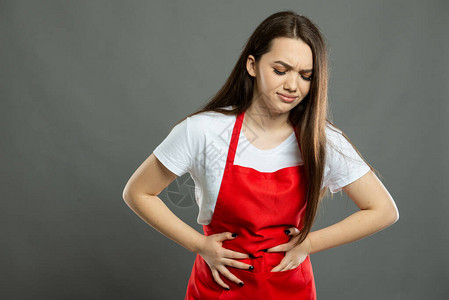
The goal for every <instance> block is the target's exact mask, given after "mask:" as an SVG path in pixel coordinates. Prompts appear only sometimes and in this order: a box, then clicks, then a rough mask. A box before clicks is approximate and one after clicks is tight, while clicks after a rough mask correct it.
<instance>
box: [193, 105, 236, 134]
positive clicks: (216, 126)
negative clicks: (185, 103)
mask: <svg viewBox="0 0 449 300" xmlns="http://www.w3.org/2000/svg"><path fill="white" fill-rule="evenodd" d="M223 108H224V109H230V108H231V106H226V107H223ZM235 118H236V116H235V115H227V114H223V113H220V112H216V111H206V112H201V113H198V114H195V115H193V116H190V117H187V118H186V120H184V121H185V122H186V126H187V128H188V132H189V135H190V136H191V138H200V137H204V136H210V135H216V134H220V133H221V132H222V131H223V130H226V129H227V128H229V127H230V125H231V124H233V123H234V122H235Z"/></svg>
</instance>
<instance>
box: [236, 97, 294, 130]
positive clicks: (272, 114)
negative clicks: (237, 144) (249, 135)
mask: <svg viewBox="0 0 449 300" xmlns="http://www.w3.org/2000/svg"><path fill="white" fill-rule="evenodd" d="M288 116H289V111H287V112H276V111H273V110H271V109H270V108H269V107H267V106H266V105H265V104H264V103H263V102H262V101H253V102H252V103H251V105H250V106H249V107H248V109H247V110H246V111H245V118H244V119H243V122H244V124H246V127H248V128H251V130H255V131H268V132H276V131H280V130H285V129H287V128H292V126H291V124H290V122H289V120H288Z"/></svg>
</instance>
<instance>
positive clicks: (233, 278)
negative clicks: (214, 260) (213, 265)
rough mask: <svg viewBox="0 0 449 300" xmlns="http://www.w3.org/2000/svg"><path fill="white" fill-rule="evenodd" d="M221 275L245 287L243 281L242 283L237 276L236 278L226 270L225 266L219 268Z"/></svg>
mask: <svg viewBox="0 0 449 300" xmlns="http://www.w3.org/2000/svg"><path fill="white" fill-rule="evenodd" d="M218 269H219V271H220V273H221V274H222V275H223V276H225V277H226V278H228V279H229V280H231V281H232V282H235V283H236V284H239V285H243V281H241V280H240V279H239V278H237V276H235V275H234V274H232V273H231V272H230V271H229V270H228V268H226V267H225V266H221V267H219V268H218Z"/></svg>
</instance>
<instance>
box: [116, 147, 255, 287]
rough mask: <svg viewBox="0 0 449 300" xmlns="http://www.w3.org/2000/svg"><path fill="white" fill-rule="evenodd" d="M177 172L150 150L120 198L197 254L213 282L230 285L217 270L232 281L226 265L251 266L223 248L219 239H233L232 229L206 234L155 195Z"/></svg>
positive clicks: (237, 280) (148, 222)
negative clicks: (205, 264)
mask: <svg viewBox="0 0 449 300" xmlns="http://www.w3.org/2000/svg"><path fill="white" fill-rule="evenodd" d="M175 178H176V174H174V173H172V172H171V171H170V170H169V169H167V168H166V167H165V166H164V165H163V164H162V163H161V162H160V161H159V160H158V159H157V157H156V156H155V155H154V154H153V153H152V154H151V155H150V156H149V157H148V158H147V159H146V160H145V161H144V162H143V163H142V165H141V166H140V167H139V168H138V169H137V170H136V171H135V172H134V174H133V175H132V176H131V178H130V179H129V180H128V182H127V184H126V186H125V188H124V190H123V199H124V200H125V202H126V204H127V205H128V206H129V207H130V208H131V209H132V210H133V211H134V212H135V213H136V214H137V215H138V216H139V217H140V218H141V219H142V220H143V221H145V222H146V223H147V224H149V225H150V226H151V227H153V228H154V229H156V230H157V231H159V232H160V233H162V234H163V235H165V236H166V237H168V238H170V239H171V240H173V241H174V242H176V243H178V244H179V245H181V246H183V247H184V248H186V249H187V250H190V251H192V252H195V253H198V254H199V255H201V256H202V257H203V259H204V260H205V261H206V262H207V264H208V265H209V267H210V268H211V271H212V275H213V277H214V279H215V281H216V282H217V283H218V284H220V285H221V286H222V287H224V288H229V286H228V285H226V284H225V283H224V282H223V280H222V279H221V278H220V276H219V273H221V274H222V275H224V276H225V277H227V278H228V279H229V280H231V281H234V282H235V283H237V284H238V283H239V282H241V280H240V279H239V278H237V277H236V276H234V274H232V273H231V272H230V271H229V270H228V269H227V268H226V266H232V267H236V268H241V269H248V268H249V267H250V265H248V264H245V263H243V262H240V261H237V260H234V258H240V259H243V258H248V257H249V256H248V254H244V253H239V252H236V251H232V250H229V249H225V248H223V247H222V241H224V240H226V239H234V238H235V237H233V236H232V233H231V232H223V233H218V234H213V235H209V236H207V237H206V236H205V235H203V234H201V233H199V232H198V231H196V230H195V229H193V228H192V227H191V226H189V225H187V224H186V223H185V222H183V221H182V220H181V219H179V218H178V217H177V216H176V215H175V214H173V212H172V211H171V210H170V209H169V208H168V207H167V206H166V205H165V204H164V202H163V201H162V200H161V199H160V198H159V197H158V196H157V195H159V193H160V192H161V191H162V190H164V189H165V188H166V187H167V186H168V185H169V184H170V183H171V182H172V181H173V180H174V179H175Z"/></svg>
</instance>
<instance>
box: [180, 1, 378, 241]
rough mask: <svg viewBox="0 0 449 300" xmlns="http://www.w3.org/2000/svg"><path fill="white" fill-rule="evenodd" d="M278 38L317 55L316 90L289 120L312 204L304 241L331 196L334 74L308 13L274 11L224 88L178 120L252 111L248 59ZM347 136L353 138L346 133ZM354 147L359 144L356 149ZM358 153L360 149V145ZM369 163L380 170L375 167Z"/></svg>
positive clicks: (257, 56)
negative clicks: (328, 129)
mask: <svg viewBox="0 0 449 300" xmlns="http://www.w3.org/2000/svg"><path fill="white" fill-rule="evenodd" d="M278 37H287V38H294V39H301V40H302V41H304V42H305V43H306V44H307V45H309V47H310V48H311V50H312V54H313V74H312V81H311V87H310V91H309V93H308V95H307V96H306V97H305V98H304V99H303V100H302V101H301V102H300V103H299V104H298V105H297V106H296V107H295V108H293V109H292V110H291V111H290V113H289V122H290V124H291V125H292V126H294V127H295V129H296V132H297V134H298V135H297V138H298V141H299V144H300V148H301V155H302V160H303V162H304V169H305V173H306V177H307V197H306V199H307V200H306V201H307V207H306V211H305V215H304V218H303V224H302V226H303V227H302V229H301V232H300V239H299V243H300V242H302V241H303V240H304V239H305V238H306V236H307V234H308V233H309V232H310V230H311V228H312V225H313V222H314V220H315V216H316V213H317V210H318V203H319V202H320V200H321V199H322V198H323V197H324V195H325V191H326V188H324V189H322V190H321V185H322V182H323V177H324V165H325V159H326V135H325V124H326V122H328V123H330V124H332V123H331V122H330V121H329V120H328V104H327V103H328V99H327V89H328V77H329V75H328V66H327V50H326V45H325V42H324V38H323V36H322V34H321V33H320V31H319V29H318V28H317V27H316V26H315V25H314V24H313V23H312V22H311V21H310V20H309V19H308V18H307V17H305V16H302V15H298V14H297V13H295V12H293V11H291V10H287V11H281V12H277V13H274V14H272V15H271V16H269V17H267V18H266V19H265V20H264V21H262V23H261V24H260V25H259V26H258V27H257V28H256V29H255V31H254V32H253V34H252V35H251V36H250V38H249V39H248V41H247V43H246V45H245V48H244V49H243V51H242V53H241V54H240V57H239V58H238V60H237V63H236V64H235V66H234V68H233V70H232V72H231V74H230V75H229V77H228V79H227V80H226V82H225V84H224V85H223V87H222V88H221V89H220V90H219V91H218V92H217V94H215V96H214V97H212V99H211V100H210V101H209V102H208V103H206V104H205V105H203V106H202V107H201V108H200V110H198V111H196V112H194V113H192V114H190V115H188V116H186V117H185V118H183V119H182V120H180V121H178V122H177V123H176V124H178V123H180V122H182V121H183V120H184V119H186V118H187V117H190V116H193V115H196V114H199V113H202V112H206V111H215V112H220V113H223V114H226V115H238V114H240V113H241V112H243V111H246V109H247V108H248V107H249V106H250V105H251V101H252V97H253V91H254V78H253V77H252V76H250V75H249V74H248V72H247V69H246V62H247V58H248V56H249V55H250V54H251V55H253V56H254V57H255V60H256V62H257V61H259V59H260V57H261V56H262V55H263V54H265V53H267V52H269V51H270V49H271V46H272V42H273V39H275V38H278ZM225 106H232V109H225V108H223V107H225ZM332 125H333V124H332ZM335 127H336V126H335ZM336 128H337V127H336ZM344 136H345V137H346V138H347V136H346V135H344ZM348 140H349V139H348ZM351 144H352V143H351ZM354 149H356V148H355V147H354ZM356 151H357V152H358V150H357V149H356ZM358 153H359V152H358ZM359 154H360V153H359ZM362 158H363V157H362ZM368 165H369V164H368ZM369 166H370V168H371V169H372V170H374V169H373V168H372V167H371V165H369Z"/></svg>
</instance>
